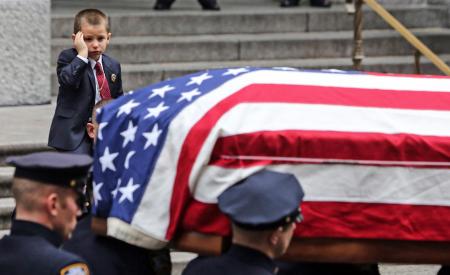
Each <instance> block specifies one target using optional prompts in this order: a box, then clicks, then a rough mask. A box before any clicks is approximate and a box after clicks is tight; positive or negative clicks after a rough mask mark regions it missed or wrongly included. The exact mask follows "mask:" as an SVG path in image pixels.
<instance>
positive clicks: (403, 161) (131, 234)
mask: <svg viewBox="0 0 450 275" xmlns="http://www.w3.org/2000/svg"><path fill="white" fill-rule="evenodd" d="M98 121H99V123H100V124H99V131H98V139H97V144H96V148H95V156H96V158H95V164H94V197H95V203H94V207H93V214H94V215H95V216H98V217H101V218H106V219H107V225H108V235H111V236H113V237H116V238H118V239H121V240H124V241H126V242H129V243H132V244H135V245H138V246H142V247H146V248H159V247H161V246H163V245H165V244H166V243H167V241H170V240H171V239H172V238H173V237H174V235H175V234H176V233H178V232H182V231H197V232H202V233H211V234H219V235H227V234H229V222H228V220H227V219H226V217H224V216H223V215H222V214H221V213H220V211H219V210H218V208H217V205H216V198H217V196H218V195H219V194H220V193H221V192H222V191H223V190H224V189H226V188H227V187H229V186H230V185H232V184H235V183H236V182H238V181H240V180H241V179H243V178H245V177H247V176H248V175H250V174H252V173H254V172H256V171H258V170H260V169H263V168H264V167H266V168H268V169H273V170H276V171H285V172H291V173H294V174H295V175H296V176H297V177H298V179H299V180H300V182H301V184H302V186H303V188H304V190H305V194H306V196H305V202H304V203H303V205H302V209H303V213H304V218H305V220H304V222H303V223H302V224H301V225H300V226H298V227H297V230H296V233H295V235H296V236H297V237H335V238H369V239H375V238H376V239H393V240H432V241H450V230H448V229H449V228H450V192H448V190H450V170H449V168H450V78H447V77H439V76H417V75H388V74H369V73H357V72H341V71H296V70H294V69H289V68H271V69H266V68H232V69H217V70H209V71H203V72H199V73H195V74H192V75H187V76H183V77H180V78H176V79H173V80H167V81H164V82H161V83H157V84H153V85H150V86H148V87H145V88H142V89H140V90H136V91H134V92H132V93H130V94H127V95H125V96H123V97H121V98H119V99H116V100H115V101H114V102H112V103H110V104H108V105H107V106H105V107H104V108H102V109H101V111H100V112H99V114H98ZM242 199H245V194H242Z"/></svg>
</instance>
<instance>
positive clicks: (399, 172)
mask: <svg viewBox="0 0 450 275" xmlns="http://www.w3.org/2000/svg"><path fill="white" fill-rule="evenodd" d="M267 168H268V169H270V170H275V171H279V172H287V173H292V174H295V175H296V177H297V178H298V179H299V181H300V183H301V185H302V187H303V189H304V191H305V201H323V202H364V203H389V204H415V205H440V206H450V193H449V192H447V191H446V190H450V170H448V169H423V168H421V169H411V168H404V167H379V166H350V165H316V164H303V165H272V166H268V167H267ZM260 169H262V167H251V168H239V169H228V168H223V167H217V166H208V168H207V169H205V170H203V173H202V176H201V178H200V179H199V181H198V182H197V185H195V186H191V192H192V194H193V196H194V197H195V199H196V200H198V201H201V202H204V203H217V199H216V198H217V196H218V195H220V193H222V192H223V190H225V189H226V188H228V187H229V186H231V185H232V184H234V183H236V182H238V181H240V180H242V179H244V178H246V177H247V176H248V175H250V174H252V173H254V172H255V171H258V170H260Z"/></svg>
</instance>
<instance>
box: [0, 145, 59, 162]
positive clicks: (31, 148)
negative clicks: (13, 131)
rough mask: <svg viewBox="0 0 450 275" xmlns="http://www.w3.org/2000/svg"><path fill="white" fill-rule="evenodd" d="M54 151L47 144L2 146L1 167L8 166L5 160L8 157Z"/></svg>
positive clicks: (0, 153)
mask: <svg viewBox="0 0 450 275" xmlns="http://www.w3.org/2000/svg"><path fill="white" fill-rule="evenodd" d="M52 150H54V149H53V148H51V147H48V146H47V144H45V143H33V144H9V145H0V166H2V165H6V163H5V160H6V158H7V157H8V156H18V155H25V154H30V153H35V152H42V151H52Z"/></svg>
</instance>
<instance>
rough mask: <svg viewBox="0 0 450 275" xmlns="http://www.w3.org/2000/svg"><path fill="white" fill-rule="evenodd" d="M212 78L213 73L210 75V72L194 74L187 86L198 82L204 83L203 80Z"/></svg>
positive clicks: (199, 83)
mask: <svg viewBox="0 0 450 275" xmlns="http://www.w3.org/2000/svg"><path fill="white" fill-rule="evenodd" d="M210 78H212V75H209V74H208V73H204V74H201V75H199V76H193V77H191V81H189V82H188V83H187V84H186V86H189V85H192V84H197V85H202V83H203V81H205V80H207V79H210Z"/></svg>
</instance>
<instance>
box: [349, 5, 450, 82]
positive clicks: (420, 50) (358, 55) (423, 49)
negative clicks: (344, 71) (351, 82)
mask: <svg viewBox="0 0 450 275" xmlns="http://www.w3.org/2000/svg"><path fill="white" fill-rule="evenodd" d="M352 2H353V1H352V0H346V3H347V9H348V10H349V12H350V13H354V46H353V67H354V69H355V70H360V69H361V63H362V60H363V58H364V53H363V40H362V5H363V3H364V2H365V3H366V4H367V5H368V6H369V7H370V8H371V9H372V10H373V11H375V12H376V13H377V14H378V15H379V16H380V17H381V18H382V19H383V20H384V21H386V23H388V24H389V25H390V26H391V27H393V28H394V29H395V30H396V31H397V32H398V33H400V35H401V36H403V38H405V40H406V41H408V42H409V44H411V45H412V46H413V47H414V48H415V49H416V52H415V53H414V55H415V64H416V68H417V72H418V73H420V65H419V59H420V54H422V55H424V56H425V57H427V58H428V59H429V60H430V61H431V62H432V63H433V64H434V65H435V66H436V67H437V68H438V69H439V70H441V71H442V72H443V73H444V74H446V75H449V76H450V68H449V67H448V66H447V64H445V62H444V61H442V59H440V58H439V57H438V56H437V55H436V54H435V53H434V52H433V51H431V50H430V49H429V48H428V47H427V46H426V45H425V44H423V43H422V41H420V40H419V39H418V38H417V37H416V36H415V35H414V34H413V33H412V32H411V31H409V30H408V29H407V28H406V27H405V26H404V25H403V24H402V23H400V21H398V20H397V19H396V18H395V17H394V16H392V14H390V13H389V12H388V11H387V10H386V9H385V8H384V7H383V6H382V5H380V4H379V3H378V2H377V1H376V0H355V2H354V10H353V7H351V5H350V4H351V3H352Z"/></svg>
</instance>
